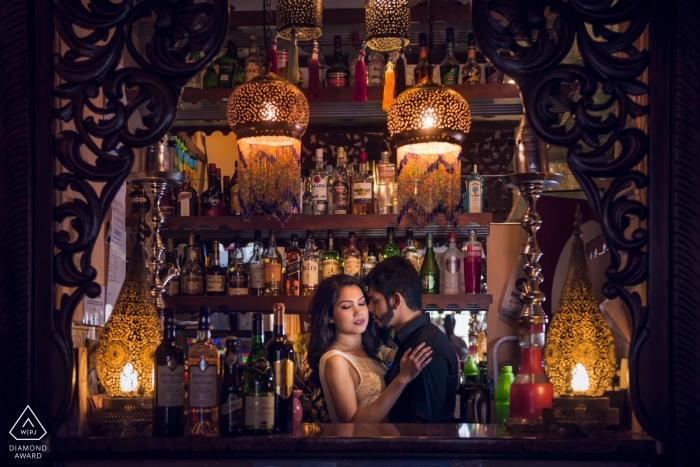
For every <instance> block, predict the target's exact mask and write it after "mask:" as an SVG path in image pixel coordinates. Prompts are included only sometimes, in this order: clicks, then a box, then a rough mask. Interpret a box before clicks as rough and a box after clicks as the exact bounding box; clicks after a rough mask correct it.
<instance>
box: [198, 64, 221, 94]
mask: <svg viewBox="0 0 700 467" xmlns="http://www.w3.org/2000/svg"><path fill="white" fill-rule="evenodd" d="M218 86H219V75H217V74H216V70H215V69H214V64H213V63H210V64H209V66H208V67H207V71H206V72H205V73H204V78H203V79H202V88H204V89H216V88H217V87H218Z"/></svg>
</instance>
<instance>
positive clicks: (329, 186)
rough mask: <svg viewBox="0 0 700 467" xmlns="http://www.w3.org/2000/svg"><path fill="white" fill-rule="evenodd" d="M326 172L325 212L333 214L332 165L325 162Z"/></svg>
mask: <svg viewBox="0 0 700 467" xmlns="http://www.w3.org/2000/svg"><path fill="white" fill-rule="evenodd" d="M326 173H327V174H328V183H327V184H326V193H327V194H326V199H327V200H328V210H327V211H326V214H328V215H329V216H330V215H332V214H333V166H332V165H331V164H326Z"/></svg>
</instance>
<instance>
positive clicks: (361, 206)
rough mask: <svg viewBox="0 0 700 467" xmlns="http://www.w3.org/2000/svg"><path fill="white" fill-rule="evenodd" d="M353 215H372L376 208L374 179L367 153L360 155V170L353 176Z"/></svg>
mask: <svg viewBox="0 0 700 467" xmlns="http://www.w3.org/2000/svg"><path fill="white" fill-rule="evenodd" d="M353 177H354V180H353V182H352V213H353V214H372V212H373V209H372V208H373V207H374V179H373V177H372V173H371V172H370V171H369V170H368V164H367V153H366V152H364V151H363V152H362V154H360V168H359V170H358V171H357V173H356V174H355V175H354V176H353Z"/></svg>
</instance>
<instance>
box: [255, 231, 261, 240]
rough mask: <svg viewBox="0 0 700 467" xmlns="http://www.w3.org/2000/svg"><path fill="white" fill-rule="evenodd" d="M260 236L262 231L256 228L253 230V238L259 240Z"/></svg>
mask: <svg viewBox="0 0 700 467" xmlns="http://www.w3.org/2000/svg"><path fill="white" fill-rule="evenodd" d="M261 238H262V232H261V231H259V230H256V231H255V240H256V241H260V239H261Z"/></svg>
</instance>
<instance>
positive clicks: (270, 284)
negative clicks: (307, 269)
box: [263, 230, 282, 296]
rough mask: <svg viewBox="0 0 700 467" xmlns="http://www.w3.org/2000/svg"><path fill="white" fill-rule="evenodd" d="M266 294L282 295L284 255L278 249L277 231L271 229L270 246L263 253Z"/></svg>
mask: <svg viewBox="0 0 700 467" xmlns="http://www.w3.org/2000/svg"><path fill="white" fill-rule="evenodd" d="M263 275H264V277H265V279H264V280H265V282H264V285H265V292H264V295H275V296H277V295H282V255H281V254H280V252H279V250H278V249H277V242H276V241H275V231H274V230H270V246H269V247H268V248H267V250H265V254H264V255H263Z"/></svg>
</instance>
